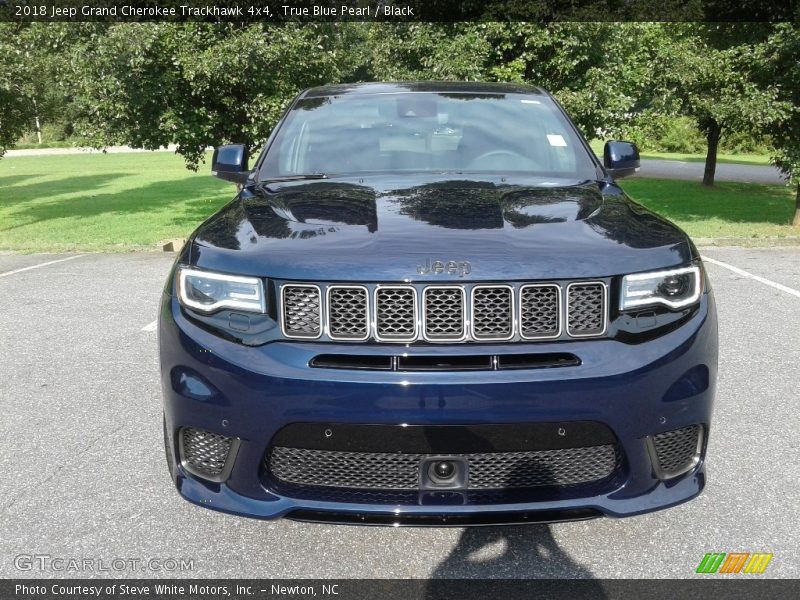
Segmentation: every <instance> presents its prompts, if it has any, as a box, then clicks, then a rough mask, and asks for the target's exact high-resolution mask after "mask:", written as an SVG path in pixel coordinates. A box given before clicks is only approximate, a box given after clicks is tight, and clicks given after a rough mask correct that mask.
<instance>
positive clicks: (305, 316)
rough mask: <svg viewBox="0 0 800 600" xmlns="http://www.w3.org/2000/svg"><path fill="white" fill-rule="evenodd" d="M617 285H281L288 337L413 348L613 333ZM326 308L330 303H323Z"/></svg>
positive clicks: (599, 282) (283, 325)
mask: <svg viewBox="0 0 800 600" xmlns="http://www.w3.org/2000/svg"><path fill="white" fill-rule="evenodd" d="M608 286H609V283H608V282H607V281H603V280H586V281H582V280H575V281H549V282H547V281H545V282H519V283H517V282H514V283H513V284H500V283H497V284H486V283H460V284H456V283H443V284H441V285H438V284H426V283H415V284H375V283H361V284H346V283H330V284H326V283H320V284H318V285H317V284H306V283H295V282H291V281H287V282H281V283H279V284H278V290H279V291H278V294H277V295H278V297H279V299H280V301H279V306H278V314H279V317H278V318H279V320H280V325H281V333H282V334H283V335H284V337H287V338H291V339H298V340H316V339H319V338H322V339H323V340H330V341H343V342H347V341H350V342H365V341H368V340H375V341H377V342H384V343H402V344H408V343H412V342H415V341H417V340H424V341H426V342H430V343H440V344H442V343H444V344H446V343H458V342H466V341H473V342H505V341H512V340H513V341H520V342H525V341H545V340H554V339H563V340H566V339H575V338H593V337H601V336H604V335H606V333H607V331H608V325H609V306H610V304H609V301H608V294H609V287H608ZM322 305H324V306H322Z"/></svg>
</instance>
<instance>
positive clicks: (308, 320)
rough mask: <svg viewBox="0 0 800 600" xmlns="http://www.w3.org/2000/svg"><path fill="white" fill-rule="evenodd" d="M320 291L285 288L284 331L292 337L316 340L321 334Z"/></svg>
mask: <svg viewBox="0 0 800 600" xmlns="http://www.w3.org/2000/svg"><path fill="white" fill-rule="evenodd" d="M319 296H320V294H319V289H318V288H316V287H312V286H301V285H287V286H284V287H283V329H284V332H285V333H286V335H288V336H290V337H305V338H316V337H319V335H320V333H321V318H320V298H319Z"/></svg>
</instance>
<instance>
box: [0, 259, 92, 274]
mask: <svg viewBox="0 0 800 600" xmlns="http://www.w3.org/2000/svg"><path fill="white" fill-rule="evenodd" d="M81 256H86V255H85V254H76V255H75V256H68V257H67V258H59V259H58V260H51V261H48V262H43V263H39V264H38V265H33V266H31V267H25V268H23V269H14V270H13V271H6V272H5V273H0V277H8V276H9V275H15V274H17V273H22V272H23V271H30V270H31V269H38V268H39V267H46V266H47V265H54V264H56V263H60V262H64V261H66V260H72V259H73V258H80V257H81Z"/></svg>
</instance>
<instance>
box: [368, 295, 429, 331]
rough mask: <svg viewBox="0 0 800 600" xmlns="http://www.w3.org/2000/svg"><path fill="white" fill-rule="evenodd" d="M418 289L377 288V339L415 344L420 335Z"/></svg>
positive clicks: (375, 325) (375, 324) (375, 327)
mask: <svg viewBox="0 0 800 600" xmlns="http://www.w3.org/2000/svg"><path fill="white" fill-rule="evenodd" d="M417 304H418V302H417V289H416V288H415V287H414V286H411V285H378V286H376V287H375V304H374V306H375V323H374V331H375V339H376V340H378V341H379V342H413V341H414V340H416V339H417V336H418V335H419V319H418V318H417V315H418V314H419V310H418V308H417Z"/></svg>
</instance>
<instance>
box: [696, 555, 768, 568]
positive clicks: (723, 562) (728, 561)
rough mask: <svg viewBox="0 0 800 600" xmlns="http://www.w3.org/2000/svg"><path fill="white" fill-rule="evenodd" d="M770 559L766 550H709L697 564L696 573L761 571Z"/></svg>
mask: <svg viewBox="0 0 800 600" xmlns="http://www.w3.org/2000/svg"><path fill="white" fill-rule="evenodd" d="M771 560H772V554H771V553H770V554H767V553H766V552H753V553H750V552H729V553H727V554H726V553H725V552H710V553H708V554H706V555H705V556H704V557H703V560H701V561H700V564H699V565H697V573H763V572H764V571H765V570H766V568H767V565H768V564H769V561H771Z"/></svg>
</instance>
